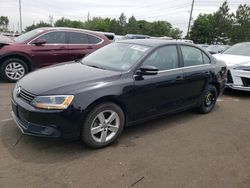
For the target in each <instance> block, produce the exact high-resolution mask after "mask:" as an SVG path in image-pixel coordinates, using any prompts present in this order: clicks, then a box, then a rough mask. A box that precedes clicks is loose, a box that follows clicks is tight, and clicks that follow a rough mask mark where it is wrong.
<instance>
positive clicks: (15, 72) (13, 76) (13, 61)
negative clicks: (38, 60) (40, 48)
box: [0, 58, 28, 82]
mask: <svg viewBox="0 0 250 188" xmlns="http://www.w3.org/2000/svg"><path fill="white" fill-rule="evenodd" d="M0 71H1V76H2V78H3V79H4V80H5V81H8V82H16V81H17V80H19V79H21V78H22V77H24V75H25V74H27V73H28V66H27V64H26V63H25V62H24V61H23V60H21V59H18V58H9V59H7V60H5V61H4V62H3V63H2V64H1V67H0Z"/></svg>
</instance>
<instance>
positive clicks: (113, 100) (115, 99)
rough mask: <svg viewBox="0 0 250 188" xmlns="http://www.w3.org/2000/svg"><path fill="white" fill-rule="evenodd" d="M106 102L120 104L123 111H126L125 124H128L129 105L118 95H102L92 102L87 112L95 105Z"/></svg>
mask: <svg viewBox="0 0 250 188" xmlns="http://www.w3.org/2000/svg"><path fill="white" fill-rule="evenodd" d="M104 102H111V103H114V104H116V105H118V106H119V107H120V108H121V109H122V111H123V113H124V117H125V125H126V124H127V121H128V113H127V107H126V105H125V104H124V103H123V102H122V101H121V100H119V99H118V97H117V96H115V95H108V96H103V97H100V98H98V99H96V100H95V101H93V102H92V103H90V104H89V105H88V106H87V108H86V109H85V111H86V113H87V114H88V113H89V112H90V111H91V110H92V109H93V108H94V107H96V106H97V105H99V104H101V103H104Z"/></svg>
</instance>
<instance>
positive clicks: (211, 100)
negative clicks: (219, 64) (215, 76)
mask: <svg viewBox="0 0 250 188" xmlns="http://www.w3.org/2000/svg"><path fill="white" fill-rule="evenodd" d="M217 97H218V93H217V89H216V87H214V86H213V85H208V86H207V87H206V89H205V91H204V92H203V94H202V97H201V103H200V106H199V107H198V112H200V113H202V114H206V113H209V112H211V111H212V110H213V108H214V106H215V104H216V100H217Z"/></svg>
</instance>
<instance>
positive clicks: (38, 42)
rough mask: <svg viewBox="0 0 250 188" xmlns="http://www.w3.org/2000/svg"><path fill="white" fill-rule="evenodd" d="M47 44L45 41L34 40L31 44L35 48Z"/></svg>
mask: <svg viewBox="0 0 250 188" xmlns="http://www.w3.org/2000/svg"><path fill="white" fill-rule="evenodd" d="M45 43H47V41H46V40H45V39H36V40H34V41H33V42H32V44H35V45H37V46H41V45H43V44H45Z"/></svg>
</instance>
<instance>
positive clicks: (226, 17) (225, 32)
mask: <svg viewBox="0 0 250 188" xmlns="http://www.w3.org/2000/svg"><path fill="white" fill-rule="evenodd" d="M229 10H230V9H229V7H228V4H227V1H225V2H224V3H223V4H222V6H221V7H220V8H219V10H218V11H217V12H215V13H214V15H213V17H214V18H213V23H212V24H213V37H214V38H213V43H222V44H226V43H228V42H229V40H230V31H231V30H232V23H233V19H232V16H233V15H232V14H230V12H229Z"/></svg>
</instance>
